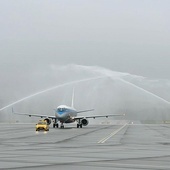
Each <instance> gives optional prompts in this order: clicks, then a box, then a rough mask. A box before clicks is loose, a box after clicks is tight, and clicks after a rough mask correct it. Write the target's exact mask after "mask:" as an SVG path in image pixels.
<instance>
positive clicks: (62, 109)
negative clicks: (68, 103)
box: [57, 108, 66, 112]
mask: <svg viewBox="0 0 170 170" xmlns="http://www.w3.org/2000/svg"><path fill="white" fill-rule="evenodd" d="M65 110H66V109H65V108H58V109H57V111H58V112H64V111H65Z"/></svg>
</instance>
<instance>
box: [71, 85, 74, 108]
mask: <svg viewBox="0 0 170 170" xmlns="http://www.w3.org/2000/svg"><path fill="white" fill-rule="evenodd" d="M71 107H73V108H74V87H73V94H72V101H71Z"/></svg>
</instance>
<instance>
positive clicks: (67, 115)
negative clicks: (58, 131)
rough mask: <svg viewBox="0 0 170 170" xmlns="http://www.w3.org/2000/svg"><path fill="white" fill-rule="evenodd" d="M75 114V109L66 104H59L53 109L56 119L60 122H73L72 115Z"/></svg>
mask: <svg viewBox="0 0 170 170" xmlns="http://www.w3.org/2000/svg"><path fill="white" fill-rule="evenodd" d="M76 116H77V111H76V110H75V109H74V108H73V107H68V106H66V105H60V106H58V107H57V109H56V110H55V117H56V119H57V120H58V121H60V122H62V123H72V122H75V120H74V117H76Z"/></svg>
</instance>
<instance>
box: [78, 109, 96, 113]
mask: <svg viewBox="0 0 170 170" xmlns="http://www.w3.org/2000/svg"><path fill="white" fill-rule="evenodd" d="M90 111H94V109H89V110H80V111H77V113H83V112H90Z"/></svg>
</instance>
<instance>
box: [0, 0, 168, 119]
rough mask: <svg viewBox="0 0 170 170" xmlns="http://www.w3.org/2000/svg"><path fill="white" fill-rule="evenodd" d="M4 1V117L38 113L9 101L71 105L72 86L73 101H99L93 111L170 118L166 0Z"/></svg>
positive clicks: (45, 109)
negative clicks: (18, 113) (12, 108)
mask: <svg viewBox="0 0 170 170" xmlns="http://www.w3.org/2000/svg"><path fill="white" fill-rule="evenodd" d="M0 6H1V11H0V14H1V15H0V23H1V27H0V37H1V38H0V91H1V92H0V118H1V120H0V121H1V122H4V121H8V122H15V121H26V122H29V121H33V119H32V118H22V116H20V117H19V116H14V115H12V113H11V107H14V109H15V110H16V111H19V112H29V113H42V114H49V115H53V109H54V108H56V107H57V106H58V105H59V104H67V105H70V102H71V101H70V100H71V94H72V89H73V87H75V89H76V91H75V93H76V94H75V107H76V108H77V109H78V110H79V109H81V110H82V109H88V108H94V109H95V111H94V112H93V113H88V114H112V113H120V114H121V113H126V117H125V118H127V119H137V120H153V119H155V120H164V119H169V113H168V112H169V101H170V95H169V90H170V88H169V86H170V74H169V72H170V69H169V66H170V57H169V56H170V48H169V46H170V36H169V35H170V29H169V28H170V20H169V18H168V16H170V9H169V7H170V1H169V0H163V1H162V0H150V1H148V0H142V1H140V0H128V1H122V0H120V1H113V0H105V1H102V0H94V1H89V0H86V1H83V0H82V1H79V0H72V1H69V0H65V1H60V0H50V1H45V0H36V1H35V0H29V1H28V0H25V1H22V0H15V1H13V0H1V1H0ZM96 77H97V78H98V77H102V78H99V79H94V78H96ZM91 78H92V79H93V80H90V79H91ZM87 79H89V80H87ZM85 80H87V81H85ZM79 81H80V82H79Z"/></svg>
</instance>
